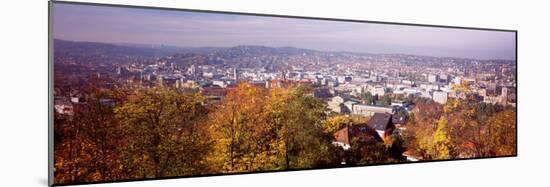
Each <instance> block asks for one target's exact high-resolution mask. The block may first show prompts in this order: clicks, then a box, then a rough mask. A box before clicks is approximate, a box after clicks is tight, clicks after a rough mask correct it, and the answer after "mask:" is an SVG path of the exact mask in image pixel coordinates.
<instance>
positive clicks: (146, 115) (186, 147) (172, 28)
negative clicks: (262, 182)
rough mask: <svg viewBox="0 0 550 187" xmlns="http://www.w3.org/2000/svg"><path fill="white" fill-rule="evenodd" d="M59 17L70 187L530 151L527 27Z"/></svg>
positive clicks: (110, 9)
mask: <svg viewBox="0 0 550 187" xmlns="http://www.w3.org/2000/svg"><path fill="white" fill-rule="evenodd" d="M50 8H51V9H50V13H51V21H52V25H51V38H50V44H51V49H50V50H51V55H52V60H53V61H52V62H50V63H51V71H52V78H53V79H52V81H51V82H52V84H53V85H52V87H51V89H52V98H51V99H52V103H53V106H51V107H52V108H51V110H52V115H53V116H51V117H52V121H53V127H52V128H53V148H52V149H53V153H51V154H53V155H52V157H53V177H54V181H53V182H54V184H56V185H65V184H84V183H97V182H114V181H132V180H144V179H159V178H175V177H192V176H211V175H224V174H236V173H255V172H271V171H291V170H304V169H325V168H342V167H353V166H369V165H382V164H399V163H415V162H427V161H443V160H462V159H473V158H495V157H507V156H516V155H517V129H516V128H517V108H516V106H517V63H516V32H513V31H504V30H490V29H467V28H454V27H440V26H421V25H405V24H388V23H377V22H360V21H338V20H323V19H307V18H292V17H284V16H264V15H248V14H235V13H219V12H208V11H191V10H173V9H154V8H137V7H120V6H100V5H84V4H73V3H61V2H59V3H54V4H52V6H51V7H50Z"/></svg>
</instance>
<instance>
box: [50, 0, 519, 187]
mask: <svg viewBox="0 0 550 187" xmlns="http://www.w3.org/2000/svg"><path fill="white" fill-rule="evenodd" d="M54 3H60V4H78V5H91V6H103V7H105V6H106V7H123V8H140V9H156V10H171V11H190V12H202V13H218V14H233V15H249V16H264V17H283V18H296V19H310V20H327V21H341V22H357V23H375V24H387V25H405V26H420V27H437V28H452V29H466V30H486V31H500V32H514V33H515V40H516V41H515V42H516V44H515V47H516V48H515V53H516V54H515V56H516V58H515V63H516V72H515V73H516V124H515V126H516V145H515V147H516V151H515V154H512V155H502V156H490V157H475V158H455V159H444V160H421V161H416V162H398V163H377V164H370V165H360V166H343V167H332V168H302V169H289V170H270V171H254V172H239V173H217V174H205V175H190V176H174V177H157V178H150V179H149V178H144V179H124V180H113V181H96V182H76V183H71V184H55V183H54V182H55V181H54V178H53V175H54V173H53V170H54V168H53V167H50V166H53V164H54V163H53V162H54V158H53V155H52V154H53V150H50V147H49V149H48V185H50V186H70V185H87V184H108V183H122V182H138V181H151V180H165V179H186V178H198V177H213V176H232V175H244V174H262V173H277V172H292V171H309V170H329V169H342V168H357V167H369V166H384V165H401V164H417V163H432V162H448V161H464V160H481V159H493V158H514V157H518V152H519V149H518V128H517V127H518V120H519V119H518V112H519V110H518V103H519V102H518V99H517V98H518V95H519V94H518V93H519V89H518V88H519V85H518V84H517V83H518V82H519V77H518V68H519V66H518V31H517V30H509V29H494V28H479V27H461V26H447V25H429V24H415V23H399V22H384V21H367V20H353V19H339V18H320V17H305V16H289V15H274V14H259V13H243V12H228V11H213V10H198V9H184V8H167V7H153V6H137V5H120V4H107V3H90V2H71V1H57V0H50V1H49V2H48V68H49V69H48V76H53V75H52V74H53V53H52V51H53V48H52V47H53V41H52V40H53V37H52V34H53V24H52V22H53V17H52V14H53V10H51V8H52V7H53V4H54ZM48 78H51V80H49V81H48V84H49V85H48V92H49V93H48V94H53V90H52V89H53V77H48ZM50 97H51V96H50V95H49V97H48V99H49V100H48V105H49V106H48V111H50V110H52V109H51V108H52V107H51V106H52V103H50V102H51V101H50V100H51V99H52V98H50ZM52 117H53V116H52V115H51V114H50V113H48V121H49V122H48V123H50V121H52V120H53V118H52ZM53 125H54V124H53V121H52V122H51V125H48V127H49V128H48V130H49V132H48V133H53ZM48 138H49V140H50V138H51V141H48V146H51V148H53V144H54V142H53V134H52V137H48ZM50 151H51V152H50ZM50 156H51V159H50ZM50 176H52V177H51V178H50Z"/></svg>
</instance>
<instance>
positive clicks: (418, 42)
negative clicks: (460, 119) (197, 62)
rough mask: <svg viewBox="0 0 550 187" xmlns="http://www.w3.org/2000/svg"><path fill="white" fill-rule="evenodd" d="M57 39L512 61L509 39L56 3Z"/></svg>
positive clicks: (492, 34) (471, 32) (476, 32)
mask: <svg viewBox="0 0 550 187" xmlns="http://www.w3.org/2000/svg"><path fill="white" fill-rule="evenodd" d="M53 35H54V38H57V39H65V40H74V41H93V42H107V43H137V44H164V45H175V46H188V47H206V46H226V47H227V46H236V45H264V46H271V47H282V46H292V47H299V48H307V49H317V50H323V51H350V52H364V53H405V54H417V55H429V56H448V57H463V58H477V59H515V58H516V54H515V45H516V41H515V35H514V33H513V32H499V31H482V30H465V29H449V28H435V27H418V26H403V25H388V24H373V23H354V22H338V21H326V20H308V19H290V18H278V17H260V16H244V15H231V14H214V13H198V12H185V11H169V10H156V9H138V8H121V7H105V6H89V5H74V4H59V3H57V4H54V9H53Z"/></svg>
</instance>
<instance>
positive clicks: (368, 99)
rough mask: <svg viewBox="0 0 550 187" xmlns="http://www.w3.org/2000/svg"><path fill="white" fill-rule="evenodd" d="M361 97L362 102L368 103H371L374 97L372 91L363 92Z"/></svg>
mask: <svg viewBox="0 0 550 187" xmlns="http://www.w3.org/2000/svg"><path fill="white" fill-rule="evenodd" d="M361 98H362V99H363V102H364V103H365V104H368V105H372V104H373V102H374V97H373V96H372V93H370V92H365V93H363V94H362V95H361Z"/></svg>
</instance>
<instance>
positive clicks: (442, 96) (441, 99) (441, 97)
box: [433, 91, 448, 104]
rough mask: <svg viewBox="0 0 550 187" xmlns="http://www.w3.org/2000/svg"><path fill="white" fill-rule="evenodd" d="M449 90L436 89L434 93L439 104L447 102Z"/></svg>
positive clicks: (434, 98)
mask: <svg viewBox="0 0 550 187" xmlns="http://www.w3.org/2000/svg"><path fill="white" fill-rule="evenodd" d="M447 97H448V95H447V92H442V91H435V92H434V93H433V100H434V101H435V102H437V103H439V104H445V103H447Z"/></svg>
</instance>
